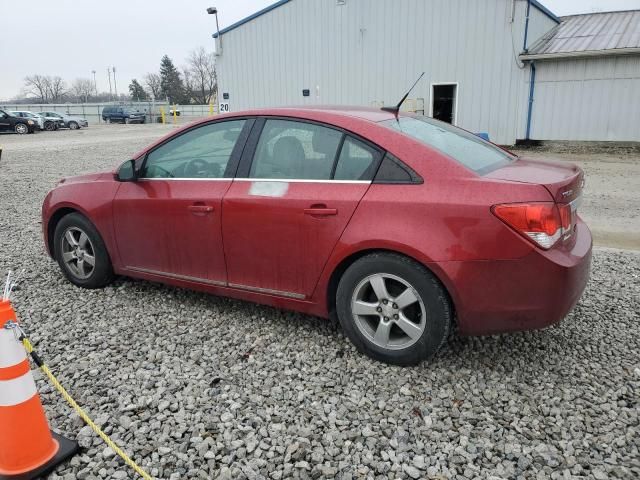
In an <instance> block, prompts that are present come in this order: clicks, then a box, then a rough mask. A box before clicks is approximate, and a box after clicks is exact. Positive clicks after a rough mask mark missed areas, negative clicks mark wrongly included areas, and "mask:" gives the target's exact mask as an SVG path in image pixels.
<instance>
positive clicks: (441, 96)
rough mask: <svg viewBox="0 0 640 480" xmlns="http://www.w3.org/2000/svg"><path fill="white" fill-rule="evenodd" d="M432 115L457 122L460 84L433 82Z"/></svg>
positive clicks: (445, 120)
mask: <svg viewBox="0 0 640 480" xmlns="http://www.w3.org/2000/svg"><path fill="white" fill-rule="evenodd" d="M430 113H431V116H432V117H433V118H435V119H437V120H441V121H443V122H447V123H450V124H451V125H455V124H456V120H457V116H458V84H457V83H432V84H431V106H430Z"/></svg>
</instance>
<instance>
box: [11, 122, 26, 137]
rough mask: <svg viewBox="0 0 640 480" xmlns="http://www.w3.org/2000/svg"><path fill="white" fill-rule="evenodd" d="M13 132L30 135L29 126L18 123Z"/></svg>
mask: <svg viewBox="0 0 640 480" xmlns="http://www.w3.org/2000/svg"><path fill="white" fill-rule="evenodd" d="M13 130H14V131H15V132H16V133H17V134H18V135H24V134H26V133H29V126H28V125H27V124H26V123H16V124H15V126H14V127H13Z"/></svg>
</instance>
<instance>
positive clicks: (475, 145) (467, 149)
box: [381, 116, 516, 175]
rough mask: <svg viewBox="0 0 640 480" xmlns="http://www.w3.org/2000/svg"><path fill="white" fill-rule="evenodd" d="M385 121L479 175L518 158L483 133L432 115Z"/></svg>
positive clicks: (388, 125)
mask: <svg viewBox="0 0 640 480" xmlns="http://www.w3.org/2000/svg"><path fill="white" fill-rule="evenodd" d="M381 124H382V125H385V126H386V127H389V128H391V129H393V130H398V131H400V132H402V133H404V134H405V135H407V136H409V137H411V138H414V139H416V140H418V141H420V142H422V143H424V144H425V145H427V146H429V147H432V148H435V149H437V150H440V151H441V152H442V153H444V154H446V155H448V156H450V157H451V158H453V159H454V160H457V161H458V162H460V163H461V164H462V165H464V166H465V167H467V168H469V169H471V170H473V171H474V172H476V173H477V174H479V175H483V174H485V173H488V172H490V171H492V170H495V169H497V168H500V167H502V166H504V165H507V164H509V163H511V162H513V161H514V160H516V157H514V156H512V155H510V154H509V153H507V152H506V151H504V150H502V149H501V148H499V147H496V146H495V145H493V144H491V143H489V142H486V141H484V140H482V139H481V138H480V137H478V136H476V135H473V134H472V133H469V132H466V131H464V130H461V129H459V128H456V127H453V126H451V125H448V124H446V123H444V122H439V121H437V120H434V119H432V118H428V117H421V116H418V117H400V118H398V119H394V120H385V121H383V122H381Z"/></svg>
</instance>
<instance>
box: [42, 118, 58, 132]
mask: <svg viewBox="0 0 640 480" xmlns="http://www.w3.org/2000/svg"><path fill="white" fill-rule="evenodd" d="M44 129H45V130H46V131H47V132H52V131H54V130H55V129H56V124H55V123H53V122H51V121H48V122H44Z"/></svg>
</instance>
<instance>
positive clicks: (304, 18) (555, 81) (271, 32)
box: [214, 0, 640, 144]
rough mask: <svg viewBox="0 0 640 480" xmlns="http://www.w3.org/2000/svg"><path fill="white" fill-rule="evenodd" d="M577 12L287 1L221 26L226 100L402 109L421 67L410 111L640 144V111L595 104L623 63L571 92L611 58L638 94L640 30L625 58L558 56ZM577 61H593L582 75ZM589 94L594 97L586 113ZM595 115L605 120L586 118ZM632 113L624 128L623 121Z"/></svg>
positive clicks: (366, 0)
mask: <svg viewBox="0 0 640 480" xmlns="http://www.w3.org/2000/svg"><path fill="white" fill-rule="evenodd" d="M221 13H222V14H223V13H224V12H221ZM584 17H585V18H586V17H588V16H584ZM573 18H576V17H568V18H567V19H560V18H558V17H556V16H555V15H554V14H553V13H552V12H550V11H549V10H548V9H547V8H545V7H544V6H543V5H542V4H540V3H539V2H538V1H536V0H280V1H279V2H277V3H275V4H273V5H271V6H270V7H267V8H266V9H264V10H262V11H260V12H257V13H256V14H254V15H252V16H250V17H248V18H246V19H244V20H242V21H240V22H238V23H236V24H234V25H231V26H229V27H227V28H225V29H223V30H221V31H220V32H219V34H218V32H216V33H215V34H214V37H215V38H216V50H217V54H218V57H217V62H218V78H219V91H220V92H221V98H220V101H221V102H228V103H229V105H230V108H231V109H232V110H240V109H245V108H254V107H263V106H282V105H304V104H354V105H369V106H383V105H395V104H396V103H397V102H398V101H399V99H400V98H401V97H402V96H403V95H404V93H405V92H406V90H407V89H408V88H409V87H410V86H411V85H412V84H413V82H414V81H415V79H416V78H417V77H418V76H419V75H420V73H422V72H423V71H424V72H426V75H425V78H424V79H423V80H422V81H421V82H420V83H419V84H418V86H417V87H416V89H415V90H414V91H413V93H412V94H411V96H410V98H409V100H408V101H407V102H406V104H405V107H404V108H405V109H407V110H412V111H418V112H419V113H422V112H424V113H425V114H427V115H433V116H435V117H437V118H441V119H444V120H445V121H450V122H452V123H454V124H456V125H459V126H461V127H463V128H466V129H468V130H471V131H475V132H488V133H489V135H490V137H491V139H492V140H493V141H495V142H497V143H501V144H513V143H515V142H516V140H518V139H526V138H527V132H528V133H529V137H530V138H531V139H536V140H551V139H563V140H636V141H637V140H640V134H639V133H638V132H637V131H636V132H634V131H633V130H634V128H633V126H629V125H627V124H628V123H629V122H630V121H631V119H632V118H636V122H635V125H638V124H639V122H638V121H637V117H634V116H635V115H637V111H636V112H630V110H631V109H629V108H627V109H626V111H627V112H628V113H625V110H619V109H618V106H617V105H616V106H615V107H614V106H613V105H611V106H609V105H608V107H609V108H608V110H607V109H605V108H604V107H603V106H602V105H600V104H601V103H602V102H608V103H611V100H610V98H612V97H611V96H609V97H606V98H607V99H606V100H604V99H603V98H604V97H603V95H604V92H602V93H601V92H600V91H599V89H600V88H602V89H604V90H606V91H607V92H609V91H610V90H611V89H613V90H616V92H617V88H618V87H617V85H618V84H619V83H618V82H617V79H618V73H617V72H618V70H614V72H613V74H612V75H613V78H611V79H608V80H611V82H612V83H611V84H607V85H605V84H604V83H603V84H600V83H596V84H593V85H589V86H586V87H584V92H583V93H581V94H576V93H575V92H574V87H575V83H576V82H582V83H583V84H584V83H585V82H584V79H586V78H591V77H590V76H593V75H596V73H595V72H597V71H598V65H599V66H600V70H599V72H600V76H602V75H606V74H609V75H611V73H610V72H609V70H608V69H607V68H608V67H607V66H606V65H605V63H606V62H607V61H612V62H614V63H615V64H616V66H617V65H618V64H620V65H621V66H620V69H619V71H620V72H623V71H624V72H626V73H625V74H624V75H626V77H624V78H625V79H626V80H629V82H626V83H624V82H623V83H624V85H625V88H627V89H629V90H633V94H634V95H636V98H637V95H638V92H639V91H640V48H637V47H640V39H639V38H638V35H635V37H634V36H633V35H631V37H632V40H630V44H632V45H633V44H635V45H636V47H633V48H630V49H629V48H626V49H625V50H626V51H625V52H624V53H625V55H626V56H625V57H624V59H623V60H621V58H622V57H619V55H617V53H621V52H617V53H616V54H615V55H616V58H615V59H613V60H607V59H608V58H609V57H608V54H607V53H598V58H595V59H592V56H589V60H585V59H581V58H578V57H576V58H573V57H570V58H566V57H560V58H558V57H552V55H553V54H557V53H558V52H560V51H561V50H562V47H553V46H552V45H558V40H560V39H562V38H564V37H565V36H569V37H571V36H572V35H573V32H574V31H577V30H575V29H569V30H567V29H565V28H564V24H563V20H564V21H565V22H572V19H573ZM632 20H633V19H632ZM635 24H636V26H638V25H640V21H636V22H635ZM600 27H601V28H602V29H604V30H607V29H608V28H609V27H610V24H609V22H603V23H602V24H601V25H600ZM596 30H597V28H596ZM636 31H637V30H636ZM595 35H596V36H597V35H598V34H597V33H596V34H595ZM633 39H635V40H633ZM634 42H635V43H634ZM560 43H562V42H560ZM575 43H576V44H579V43H580V42H579V41H576V42H575ZM596 46H597V47H598V51H602V52H604V51H605V50H611V49H605V48H603V45H602V44H597V45H596ZM572 48H575V47H572ZM591 53H592V52H591ZM547 55H548V56H547ZM585 55H586V54H585ZM594 57H595V56H594ZM581 61H582V62H584V63H585V64H586V63H589V65H590V66H589V68H587V67H584V66H583V67H582V73H580V70H579V69H580V68H581V67H580V66H579V65H577V63H576V62H581ZM634 62H635V63H634ZM592 63H593V67H591V64H592ZM554 65H555V66H554ZM634 66H635V67H634ZM616 68H617V67H616ZM565 70H566V71H565ZM592 71H593V72H594V73H590V72H592ZM603 71H606V72H609V73H604V74H603V73H602V72H603ZM570 72H572V73H570ZM580 75H584V76H585V77H584V79H582V80H580V79H579V76H580ZM605 83H606V82H605ZM611 85H615V86H611ZM620 85H622V84H621V83H620ZM532 87H533V88H532ZM589 89H591V90H589ZM594 89H595V90H594ZM567 92H570V93H567ZM616 95H617V93H616ZM223 96H224V97H227V98H226V99H223V98H224V97H223ZM560 97H562V98H560ZM616 98H617V97H616ZM585 99H587V100H589V101H590V102H591V103H592V104H593V105H591V106H590V107H589V108H590V109H591V110H588V113H587V110H586V107H585V106H584V101H585ZM598 102H600V103H598ZM626 107H628V105H626ZM560 108H561V109H562V111H560V110H559V109H560ZM577 108H580V109H582V110H576V109H577ZM605 110H606V112H605ZM636 110H637V109H636ZM578 112H581V113H578ZM592 112H593V113H594V114H598V113H599V114H600V116H601V117H602V115H605V113H606V118H599V120H598V122H595V121H594V122H592V123H590V122H589V121H588V119H587V120H585V115H587V116H591V114H592ZM625 115H627V117H625V118H622V119H620V123H621V124H622V123H624V124H625V125H626V126H627V129H626V130H624V129H619V128H617V127H616V126H615V125H616V122H617V121H618V120H619V118H620V117H621V116H622V117H624V116H625ZM574 119H575V120H577V121H574ZM554 122H555V123H554ZM567 123H572V124H571V125H566V124H567ZM603 125H606V128H603Z"/></svg>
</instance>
